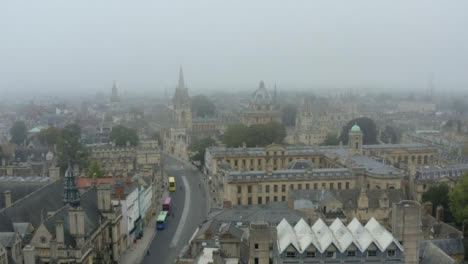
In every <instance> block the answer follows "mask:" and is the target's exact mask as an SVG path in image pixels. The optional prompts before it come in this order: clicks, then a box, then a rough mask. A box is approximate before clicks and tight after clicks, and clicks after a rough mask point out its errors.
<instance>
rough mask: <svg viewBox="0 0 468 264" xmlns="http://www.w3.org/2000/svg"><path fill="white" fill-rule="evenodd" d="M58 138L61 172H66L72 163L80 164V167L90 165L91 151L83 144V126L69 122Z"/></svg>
mask: <svg viewBox="0 0 468 264" xmlns="http://www.w3.org/2000/svg"><path fill="white" fill-rule="evenodd" d="M60 135H61V137H60V138H59V139H58V144H57V151H58V153H57V154H58V155H57V156H58V166H59V167H60V170H61V173H64V172H65V170H66V169H67V168H68V164H70V165H72V166H73V165H75V164H76V165H78V166H79V167H80V168H87V167H88V157H89V153H88V150H87V149H86V147H85V146H83V144H81V128H80V126H79V125H78V124H69V125H67V126H65V127H64V128H63V129H62V130H61V133H60Z"/></svg>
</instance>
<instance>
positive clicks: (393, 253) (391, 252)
mask: <svg viewBox="0 0 468 264" xmlns="http://www.w3.org/2000/svg"><path fill="white" fill-rule="evenodd" d="M395 255H396V252H395V250H394V249H389V250H387V256H389V257H394V256H395Z"/></svg>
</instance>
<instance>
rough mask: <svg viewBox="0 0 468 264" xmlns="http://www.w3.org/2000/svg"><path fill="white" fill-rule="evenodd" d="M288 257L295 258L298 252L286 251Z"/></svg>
mask: <svg viewBox="0 0 468 264" xmlns="http://www.w3.org/2000/svg"><path fill="white" fill-rule="evenodd" d="M286 257H287V258H295V257H296V252H294V251H288V252H286Z"/></svg>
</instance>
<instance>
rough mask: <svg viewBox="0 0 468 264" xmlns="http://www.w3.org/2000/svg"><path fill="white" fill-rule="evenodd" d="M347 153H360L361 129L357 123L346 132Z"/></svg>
mask: <svg viewBox="0 0 468 264" xmlns="http://www.w3.org/2000/svg"><path fill="white" fill-rule="evenodd" d="M348 153H349V155H356V154H359V155H362V131H361V128H360V127H359V126H358V125H357V124H355V125H354V126H353V127H351V130H350V131H349V134H348Z"/></svg>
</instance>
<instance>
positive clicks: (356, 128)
mask: <svg viewBox="0 0 468 264" xmlns="http://www.w3.org/2000/svg"><path fill="white" fill-rule="evenodd" d="M351 132H361V128H360V127H359V126H358V125H357V124H355V125H354V126H353V127H352V128H351Z"/></svg>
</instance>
